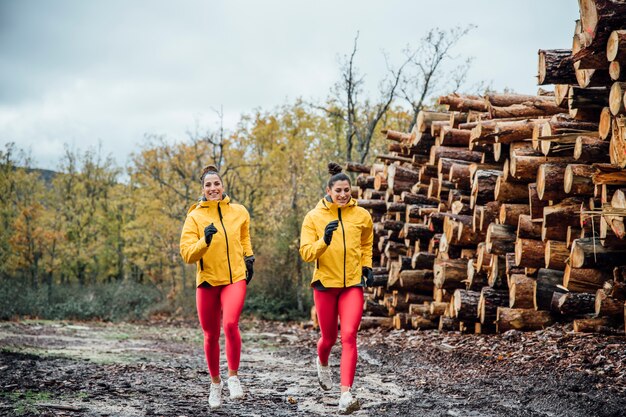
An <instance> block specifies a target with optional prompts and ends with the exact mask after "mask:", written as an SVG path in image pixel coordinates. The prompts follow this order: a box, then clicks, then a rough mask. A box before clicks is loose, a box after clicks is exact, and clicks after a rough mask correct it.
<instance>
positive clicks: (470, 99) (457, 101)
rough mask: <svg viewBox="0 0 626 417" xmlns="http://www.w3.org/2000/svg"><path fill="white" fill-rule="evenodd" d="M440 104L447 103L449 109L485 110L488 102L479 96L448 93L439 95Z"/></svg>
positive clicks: (462, 110)
mask: <svg viewBox="0 0 626 417" xmlns="http://www.w3.org/2000/svg"><path fill="white" fill-rule="evenodd" d="M438 103H439V104H442V105H447V106H448V109H449V110H454V111H459V112H468V111H470V110H474V111H480V112H485V111H487V104H486V103H485V101H484V100H483V99H482V98H480V97H479V96H467V95H459V94H448V95H446V96H441V97H439V100H438Z"/></svg>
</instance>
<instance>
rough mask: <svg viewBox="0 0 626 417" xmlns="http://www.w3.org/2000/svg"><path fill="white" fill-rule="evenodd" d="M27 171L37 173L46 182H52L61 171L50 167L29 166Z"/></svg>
mask: <svg viewBox="0 0 626 417" xmlns="http://www.w3.org/2000/svg"><path fill="white" fill-rule="evenodd" d="M26 172H28V173H29V174H31V173H37V174H39V176H41V178H43V180H44V181H45V182H46V183H50V182H52V180H53V179H54V177H56V176H57V175H58V174H59V173H58V172H56V171H52V170H50V169H39V168H27V169H26Z"/></svg>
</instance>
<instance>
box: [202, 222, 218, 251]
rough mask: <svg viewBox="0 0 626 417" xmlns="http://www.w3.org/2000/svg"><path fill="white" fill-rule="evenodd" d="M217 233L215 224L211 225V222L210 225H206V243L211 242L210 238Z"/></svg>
mask: <svg viewBox="0 0 626 417" xmlns="http://www.w3.org/2000/svg"><path fill="white" fill-rule="evenodd" d="M216 233H217V229H216V228H215V226H214V225H213V223H211V224H210V225H208V226H207V227H205V228H204V241H205V242H206V245H207V246H209V245H210V244H211V240H212V239H213V235H214V234H216Z"/></svg>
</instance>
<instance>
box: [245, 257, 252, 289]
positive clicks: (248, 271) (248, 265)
mask: <svg viewBox="0 0 626 417" xmlns="http://www.w3.org/2000/svg"><path fill="white" fill-rule="evenodd" d="M243 259H244V262H245V263H246V285H248V284H250V281H252V277H253V276H254V255H251V256H246V257H245V258H243Z"/></svg>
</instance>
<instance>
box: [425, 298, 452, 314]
mask: <svg viewBox="0 0 626 417" xmlns="http://www.w3.org/2000/svg"><path fill="white" fill-rule="evenodd" d="M429 309H430V310H429V311H430V314H431V315H432V316H442V315H443V314H444V313H445V311H446V310H447V309H448V303H441V302H436V301H433V302H432V303H430V305H429Z"/></svg>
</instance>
